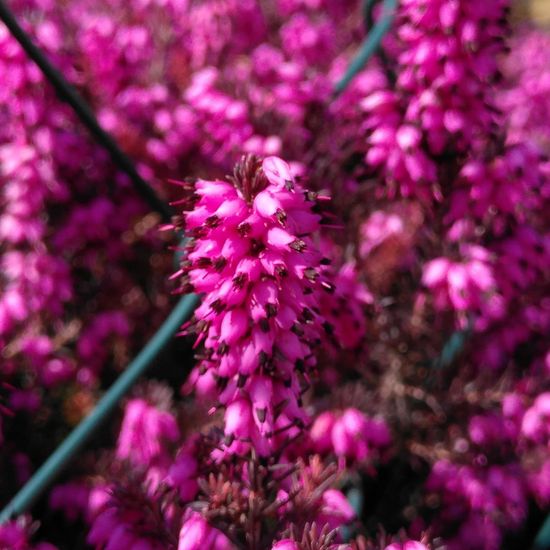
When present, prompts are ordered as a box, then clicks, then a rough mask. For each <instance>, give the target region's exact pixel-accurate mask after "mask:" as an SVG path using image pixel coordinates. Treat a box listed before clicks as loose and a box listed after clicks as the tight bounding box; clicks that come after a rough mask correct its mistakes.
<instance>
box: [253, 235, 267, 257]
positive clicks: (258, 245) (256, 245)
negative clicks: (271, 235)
mask: <svg viewBox="0 0 550 550" xmlns="http://www.w3.org/2000/svg"><path fill="white" fill-rule="evenodd" d="M264 249H265V245H264V243H263V242H261V241H258V240H256V239H251V242H250V254H251V255H252V256H257V255H258V254H259V253H260V252H261V251H262V250H264Z"/></svg>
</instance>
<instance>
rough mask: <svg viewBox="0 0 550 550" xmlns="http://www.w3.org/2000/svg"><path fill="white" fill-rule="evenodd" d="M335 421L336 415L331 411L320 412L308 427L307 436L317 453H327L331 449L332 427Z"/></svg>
mask: <svg viewBox="0 0 550 550" xmlns="http://www.w3.org/2000/svg"><path fill="white" fill-rule="evenodd" d="M335 422H336V415H335V414H334V413H333V412H332V411H325V412H322V413H321V414H320V415H319V416H317V418H316V419H315V420H314V421H313V424H312V425H311V428H310V429H309V437H310V438H311V440H312V442H313V446H314V449H315V451H316V452H318V453H328V452H330V451H331V450H332V429H333V427H334V423H335Z"/></svg>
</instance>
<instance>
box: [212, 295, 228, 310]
mask: <svg viewBox="0 0 550 550" xmlns="http://www.w3.org/2000/svg"><path fill="white" fill-rule="evenodd" d="M210 307H211V308H212V309H213V310H214V311H215V312H216V313H221V312H222V311H223V310H224V309H225V304H224V303H223V302H222V300H220V299H219V298H218V299H217V300H214V301H213V302H212V303H211V304H210Z"/></svg>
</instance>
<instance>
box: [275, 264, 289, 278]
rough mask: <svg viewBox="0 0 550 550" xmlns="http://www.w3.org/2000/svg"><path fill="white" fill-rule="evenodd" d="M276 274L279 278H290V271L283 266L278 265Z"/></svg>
mask: <svg viewBox="0 0 550 550" xmlns="http://www.w3.org/2000/svg"><path fill="white" fill-rule="evenodd" d="M275 274H276V275H277V276H278V277H287V276H288V269H287V268H286V267H285V266H284V265H283V264H277V265H276V266H275Z"/></svg>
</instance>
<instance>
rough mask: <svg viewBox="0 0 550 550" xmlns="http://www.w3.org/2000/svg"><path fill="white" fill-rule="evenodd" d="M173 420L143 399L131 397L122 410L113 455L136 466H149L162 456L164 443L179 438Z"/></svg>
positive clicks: (170, 416) (168, 414)
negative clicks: (114, 453) (122, 413)
mask: <svg viewBox="0 0 550 550" xmlns="http://www.w3.org/2000/svg"><path fill="white" fill-rule="evenodd" d="M179 435H180V434H179V429H178V426H177V423H176V419H175V418H174V416H172V414H170V413H169V412H167V411H161V410H159V409H157V408H156V407H155V406H153V405H151V404H149V403H148V402H147V401H146V400H144V399H132V400H130V401H129V402H128V403H127V405H126V407H125V409H124V419H123V420H122V426H121V428H120V434H119V436H118V441H117V446H116V456H117V458H119V459H127V460H130V461H131V462H133V463H134V464H136V465H144V466H150V465H152V463H153V462H154V461H155V460H156V459H158V458H160V457H162V455H163V453H164V452H165V445H166V443H167V442H175V441H176V440H177V439H178V438H179Z"/></svg>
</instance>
